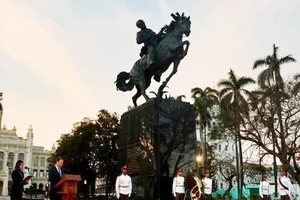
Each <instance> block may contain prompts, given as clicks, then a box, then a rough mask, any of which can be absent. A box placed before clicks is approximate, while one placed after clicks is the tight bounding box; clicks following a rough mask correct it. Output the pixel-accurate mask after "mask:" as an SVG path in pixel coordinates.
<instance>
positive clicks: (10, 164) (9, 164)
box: [7, 152, 15, 169]
mask: <svg viewBox="0 0 300 200" xmlns="http://www.w3.org/2000/svg"><path fill="white" fill-rule="evenodd" d="M14 155H15V154H14V153H13V152H10V153H9V154H8V159H7V167H8V169H12V168H13V167H14Z"/></svg>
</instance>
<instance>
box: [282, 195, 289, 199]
mask: <svg viewBox="0 0 300 200" xmlns="http://www.w3.org/2000/svg"><path fill="white" fill-rule="evenodd" d="M280 200H290V197H289V195H281V196H280Z"/></svg>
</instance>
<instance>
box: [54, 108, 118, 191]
mask: <svg viewBox="0 0 300 200" xmlns="http://www.w3.org/2000/svg"><path fill="white" fill-rule="evenodd" d="M119 126H120V125H119V118H118V115H117V114H116V113H112V114H111V113H109V112H108V111H106V110H100V111H99V114H98V118H97V119H96V120H93V119H90V118H84V119H83V120H82V121H81V122H77V123H75V124H74V127H73V129H72V131H71V132H70V133H68V134H63V135H62V136H61V138H60V140H59V141H58V148H57V150H56V152H55V153H54V155H53V157H56V156H62V157H63V158H64V160H65V165H64V167H65V169H66V172H67V173H74V174H80V175H81V177H82V179H83V180H86V181H87V183H88V185H91V188H92V192H93V189H94V188H95V179H96V178H102V177H105V176H106V180H107V186H108V188H107V189H108V190H110V189H111V186H112V185H113V182H114V180H115V178H116V173H115V170H114V169H115V166H116V160H117V158H116V156H117V147H116V137H117V133H118V130H119ZM82 186H83V185H82ZM108 190H107V192H108Z"/></svg>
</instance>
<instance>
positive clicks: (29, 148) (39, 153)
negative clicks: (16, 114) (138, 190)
mask: <svg viewBox="0 0 300 200" xmlns="http://www.w3.org/2000/svg"><path fill="white" fill-rule="evenodd" d="M1 100H2V93H0V195H8V194H9V191H10V187H11V184H12V180H11V172H12V171H13V170H14V168H15V164H16V162H17V160H23V161H24V169H23V171H24V174H25V176H26V175H29V174H30V175H33V177H32V178H31V180H30V182H29V184H28V185H26V186H25V188H26V187H27V188H28V187H30V186H32V187H33V188H38V189H43V190H45V189H46V187H47V184H48V177H47V176H48V166H49V163H48V161H47V160H48V158H49V157H50V156H51V153H52V152H53V151H55V148H54V147H53V148H52V150H50V151H49V150H45V149H44V147H41V146H34V145H33V137H34V135H33V129H32V126H31V125H30V127H29V129H28V132H27V136H26V138H22V137H19V136H18V135H17V129H16V127H13V128H12V129H11V130H9V129H7V128H6V126H5V125H4V126H3V127H2V126H1V119H2V114H3V106H2V104H1Z"/></svg>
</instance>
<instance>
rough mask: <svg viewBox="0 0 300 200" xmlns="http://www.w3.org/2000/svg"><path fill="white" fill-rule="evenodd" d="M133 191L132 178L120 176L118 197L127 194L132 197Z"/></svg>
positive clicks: (117, 186)
mask: <svg viewBox="0 0 300 200" xmlns="http://www.w3.org/2000/svg"><path fill="white" fill-rule="evenodd" d="M131 191H132V183H131V178H130V176H128V175H124V174H121V175H120V176H118V178H117V181H116V194H117V197H119V196H120V194H125V195H128V196H130V195H131Z"/></svg>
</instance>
